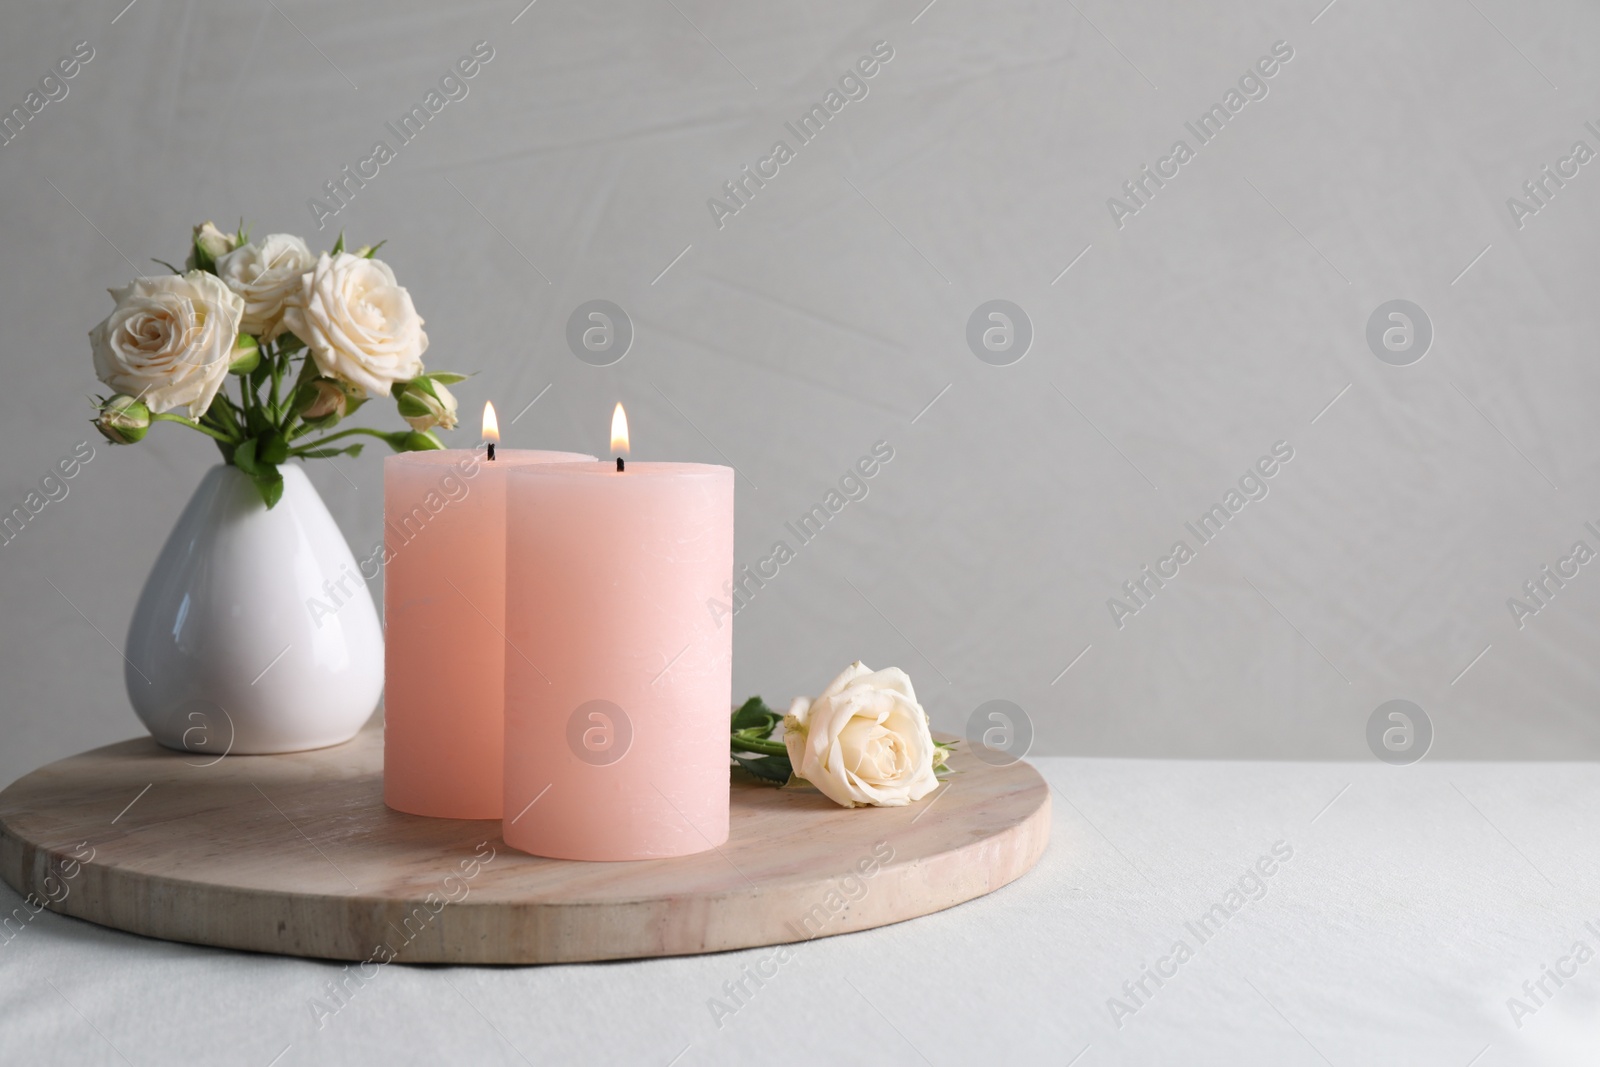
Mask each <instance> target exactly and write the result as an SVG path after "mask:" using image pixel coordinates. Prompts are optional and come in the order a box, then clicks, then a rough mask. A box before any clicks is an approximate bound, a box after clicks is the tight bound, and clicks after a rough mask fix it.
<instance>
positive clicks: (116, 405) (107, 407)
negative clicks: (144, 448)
mask: <svg viewBox="0 0 1600 1067" xmlns="http://www.w3.org/2000/svg"><path fill="white" fill-rule="evenodd" d="M94 425H95V428H96V429H97V430H99V431H100V432H101V433H103V434H105V436H106V440H108V441H110V442H111V443H112V444H114V445H131V444H134V443H136V442H138V441H141V440H143V439H144V435H145V434H146V433H148V432H149V431H150V409H149V408H147V407H145V406H144V404H143V403H141V402H140V401H139V400H138V399H137V398H136V397H131V396H128V395H127V394H126V393H118V394H117V395H116V396H114V397H112V398H111V399H110V400H107V401H106V402H105V404H104V405H102V406H101V408H100V414H99V415H97V416H96V417H95V420H94Z"/></svg>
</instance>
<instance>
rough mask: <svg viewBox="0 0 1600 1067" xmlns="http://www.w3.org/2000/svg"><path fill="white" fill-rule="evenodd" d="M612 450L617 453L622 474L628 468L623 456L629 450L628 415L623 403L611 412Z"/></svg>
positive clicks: (619, 472)
mask: <svg viewBox="0 0 1600 1067" xmlns="http://www.w3.org/2000/svg"><path fill="white" fill-rule="evenodd" d="M611 451H613V452H615V453H617V473H618V474H621V473H622V472H623V470H624V469H626V468H625V465H624V464H623V462H622V457H623V455H625V454H626V453H627V451H628V415H627V413H626V412H624V411H623V410H622V405H621V404H618V405H617V408H616V410H615V411H613V412H612V413H611Z"/></svg>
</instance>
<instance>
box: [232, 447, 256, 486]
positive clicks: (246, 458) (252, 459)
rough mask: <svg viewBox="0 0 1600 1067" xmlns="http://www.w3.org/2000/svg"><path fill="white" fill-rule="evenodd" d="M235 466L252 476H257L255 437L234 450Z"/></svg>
mask: <svg viewBox="0 0 1600 1067" xmlns="http://www.w3.org/2000/svg"><path fill="white" fill-rule="evenodd" d="M233 465H234V466H235V467H238V468H239V469H240V470H242V471H244V472H245V473H246V474H248V475H250V476H251V477H252V478H254V477H255V476H256V471H257V470H258V468H257V467H256V439H255V438H254V437H252V438H250V440H248V441H246V442H244V443H243V444H241V445H240V446H239V447H238V448H236V449H234V450H233Z"/></svg>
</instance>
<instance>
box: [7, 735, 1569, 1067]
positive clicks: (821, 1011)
mask: <svg viewBox="0 0 1600 1067" xmlns="http://www.w3.org/2000/svg"><path fill="white" fill-rule="evenodd" d="M1036 762H1037V763H1038V765H1039V767H1040V769H1041V770H1042V771H1043V772H1044V773H1045V775H1046V776H1047V777H1048V778H1049V779H1050V781H1051V783H1052V785H1053V786H1054V787H1055V789H1054V791H1053V797H1052V799H1053V803H1054V820H1055V821H1054V832H1053V837H1052V841H1051V844H1050V848H1049V849H1048V851H1047V852H1046V853H1045V855H1044V858H1043V859H1042V860H1041V861H1040V863H1039V865H1038V866H1037V867H1036V868H1035V869H1034V870H1033V871H1032V872H1031V873H1030V874H1028V875H1027V876H1025V877H1024V878H1022V879H1021V880H1020V881H1018V882H1016V883H1014V884H1013V885H1011V886H1009V887H1007V888H1005V889H1002V890H1001V891H999V892H997V893H995V894H992V895H991V896H988V897H985V898H982V899H980V900H976V901H973V902H971V903H968V904H965V905H962V906H960V907H957V908H954V909H952V910H950V911H947V912H943V913H941V914H938V915H933V916H928V917H925V918H922V919H917V920H914V921H911V922H907V923H902V924H900V925H898V926H892V927H888V928H884V929H879V930H872V931H867V932H864V933H859V934H851V935H847V936H842V937H835V938H826V939H819V940H817V941H814V942H810V943H807V944H803V945H800V946H797V947H796V948H795V950H794V955H793V957H792V958H791V959H790V960H789V961H788V962H787V963H786V964H784V965H782V966H781V967H779V968H778V970H777V973H776V974H775V975H774V976H773V977H771V978H770V979H768V980H767V981H766V982H765V984H764V985H762V986H761V987H759V988H756V987H755V986H754V985H753V984H749V983H747V987H748V988H750V989H752V990H753V995H752V996H750V997H749V998H748V1001H747V1002H746V1003H745V1004H744V1006H742V1007H741V1008H739V1010H737V1011H736V1012H735V1013H734V1014H733V1015H731V1016H729V1017H725V1018H723V1019H721V1024H722V1025H721V1026H720V1027H719V1026H718V1025H717V1023H716V1021H714V1019H713V1013H712V1009H711V1007H710V1004H709V1002H710V1001H711V999H712V998H714V997H716V998H722V999H723V1000H724V1001H725V1002H726V1003H728V1004H729V1005H730V1006H732V1004H733V1002H732V1001H731V1000H729V999H728V998H727V996H726V994H725V993H724V990H723V986H724V983H728V982H730V981H737V980H738V979H739V978H740V977H741V971H742V969H743V968H745V967H746V965H749V966H751V967H754V966H756V965H757V964H759V963H761V962H762V961H763V960H765V959H766V958H767V957H769V956H770V955H771V954H772V953H773V951H774V950H773V949H756V950H751V951H746V952H734V953H726V954H720V955H709V956H699V957H691V958H678V959H663V960H646V961H637V962H624V963H603V964H592V965H579V966H559V967H555V966H552V967H524V968H494V969H490V968H474V967H414V966H404V965H400V964H394V965H390V966H387V967H384V968H382V969H381V970H380V971H379V972H378V974H377V975H376V976H375V977H373V978H372V980H371V981H369V982H367V983H366V984H364V985H361V986H359V987H355V988H357V991H356V992H355V993H354V994H353V995H351V996H350V997H349V998H348V1003H347V1004H346V1005H345V1006H343V1007H342V1008H340V1009H339V1010H338V1011H337V1012H336V1013H334V1014H333V1015H332V1016H331V1017H325V1018H323V1019H322V1023H323V1025H322V1026H321V1027H320V1028H319V1027H318V1026H317V1023H316V1019H315V1014H314V1011H313V1007H312V1004H313V1001H314V1000H315V999H317V998H319V997H326V990H325V987H326V984H327V983H328V982H329V981H330V980H333V979H336V978H338V977H341V976H342V974H343V971H342V968H341V966H340V965H335V964H329V963H320V962H313V961H308V960H300V959H287V958H278V957H272V956H256V955H248V954H243V953H236V952H230V951H226V950H220V949H210V948H201V947H195V946H191V945H178V944H169V943H165V942H161V941H154V940H148V939H145V938H141V937H136V936H132V935H129V934H124V933H120V932H117V931H112V930H106V929H102V928H100V927H96V926H93V925H90V924H88V923H84V922H80V921H77V920H73V919H66V918H61V917H58V916H55V915H52V914H49V913H44V914H41V915H39V916H38V917H37V918H35V919H33V920H32V921H31V922H29V923H28V924H27V925H26V926H25V927H23V928H22V930H21V932H20V933H19V934H17V935H16V936H14V937H13V938H12V939H11V940H10V941H9V942H7V943H5V944H3V945H0V1059H3V1060H6V1061H10V1062H16V1060H15V1059H14V1058H13V1057H16V1056H17V1055H19V1054H20V1053H21V1052H23V1051H24V1050H25V1051H26V1054H27V1060H28V1061H29V1062H35V1063H86V1064H98V1063H105V1064H116V1063H124V1062H127V1063H134V1064H153V1063H175V1062H184V1063H221V1064H249V1065H257V1067H265V1065H267V1064H271V1063H274V1062H276V1063H277V1064H279V1065H283V1067H287V1065H290V1064H308V1063H323V1064H346V1063H384V1064H402V1063H446V1062H449V1063H474V1064H498V1063H506V1064H514V1063H521V1062H527V1063H535V1064H540V1065H544V1064H599V1063H607V1064H610V1063H617V1064H646V1065H655V1067H666V1065H668V1064H669V1063H676V1064H677V1065H679V1067H689V1065H693V1064H706V1063H740V1064H765V1063H808V1064H809V1063H838V1064H863V1065H865V1064H873V1065H883V1064H924V1063H927V1064H936V1065H940V1067H943V1065H946V1064H949V1065H955V1064H974V1063H980V1064H1011V1063H1051V1064H1058V1065H1059V1064H1067V1063H1076V1064H1077V1065H1079V1067H1097V1065H1100V1064H1112V1063H1130V1064H1131V1063H1179V1062H1181V1063H1200V1064H1206V1063H1216V1064H1239V1063H1249V1064H1254V1063H1263V1064H1291V1065H1292V1064H1307V1065H1312V1064H1324V1063H1331V1064H1338V1065H1344V1064H1378V1063H1404V1064H1440V1065H1446V1067H1466V1065H1467V1064H1469V1063H1470V1064H1473V1065H1474V1067H1499V1065H1504V1064H1556V1063H1574V1064H1576V1063H1584V1064H1592V1063H1594V1062H1596V1061H1597V1059H1600V1012H1597V1010H1596V1008H1597V1002H1600V958H1595V959H1586V961H1585V962H1583V963H1582V964H1579V963H1577V962H1576V961H1575V960H1574V961H1572V962H1570V963H1566V964H1561V966H1562V967H1564V969H1566V970H1568V971H1571V970H1573V969H1576V975H1575V977H1572V978H1569V979H1565V980H1564V984H1563V985H1562V986H1560V987H1557V986H1556V985H1555V984H1554V983H1553V982H1552V981H1550V980H1549V979H1546V980H1545V981H1546V988H1547V989H1548V990H1550V991H1551V992H1552V994H1553V995H1552V996H1549V997H1541V1000H1542V1003H1538V1004H1536V1003H1535V1002H1534V1001H1533V1000H1531V999H1527V1003H1528V1005H1529V1007H1532V1008H1534V1009H1535V1010H1534V1011H1533V1012H1532V1013H1531V1014H1526V1015H1524V1016H1522V1017H1521V1018H1520V1022H1521V1026H1520V1028H1519V1027H1518V1026H1517V1025H1516V1022H1517V1021H1518V1020H1514V1019H1513V1017H1512V1013H1511V1011H1510V1010H1509V1008H1508V1005H1507V1000H1508V998H1510V997H1513V996H1519V997H1521V996H1524V994H1523V993H1522V984H1523V983H1524V982H1525V981H1533V982H1537V980H1538V979H1539V978H1540V977H1541V973H1542V971H1543V969H1544V968H1545V967H1546V966H1547V965H1548V966H1551V967H1555V966H1557V965H1558V961H1559V960H1560V959H1561V958H1562V957H1564V956H1566V955H1568V953H1570V952H1571V951H1572V946H1573V945H1574V943H1575V942H1578V941H1583V942H1585V943H1587V945H1589V946H1590V947H1591V948H1592V949H1595V950H1600V935H1597V934H1596V933H1594V932H1593V931H1591V930H1590V929H1588V928H1587V927H1586V926H1585V923H1586V921H1592V922H1594V924H1595V928H1596V929H1600V894H1597V893H1595V892H1594V891H1593V889H1592V888H1591V886H1592V885H1593V884H1594V883H1595V881H1596V879H1595V874H1596V873H1597V870H1600V842H1597V841H1596V839H1595V837H1594V833H1593V831H1594V829H1595V827H1596V823H1597V820H1596V813H1597V811H1600V768H1597V767H1595V766H1594V765H1592V764H1585V763H1565V764H1561V763H1521V764H1511V763H1430V762H1427V761H1424V762H1423V763H1421V764H1418V765H1415V766H1412V767H1404V768H1395V767H1388V766H1383V765H1380V764H1377V763H1269V762H1255V763H1249V762H1188V761H1183V762H1175V761H1154V760H1103V759H1071V758H1060V757H1057V758H1046V759H1040V760H1038V761H1036ZM1335 798H1337V799H1335ZM1330 802H1331V803H1330ZM934 814H936V811H935V813H934ZM1279 842H1282V844H1280V845H1279V846H1278V847H1279V850H1280V852H1282V851H1285V850H1287V849H1292V856H1291V858H1289V859H1288V860H1287V861H1285V862H1283V863H1282V864H1281V865H1278V866H1277V867H1276V869H1275V870H1274V873H1273V874H1272V875H1271V876H1270V877H1268V878H1265V879H1264V882H1265V894H1264V895H1261V894H1260V893H1259V891H1258V892H1257V896H1258V899H1254V900H1248V901H1246V902H1245V903H1244V904H1243V906H1242V907H1240V908H1239V909H1238V910H1237V911H1236V912H1235V913H1234V914H1233V915H1232V916H1231V918H1230V919H1229V920H1228V921H1227V922H1226V924H1223V925H1221V926H1220V929H1218V930H1217V931H1216V932H1215V933H1214V934H1213V935H1212V936H1211V937H1210V938H1209V939H1208V940H1207V941H1206V942H1205V943H1204V944H1201V943H1200V942H1199V940H1198V938H1197V937H1196V936H1195V935H1194V933H1193V932H1192V931H1191V930H1189V929H1188V928H1187V927H1186V925H1185V924H1186V922H1194V921H1197V920H1198V919H1199V917H1200V916H1201V915H1202V914H1204V913H1205V912H1207V910H1208V909H1210V908H1211V907H1212V905H1214V904H1217V903H1219V902H1224V901H1225V898H1226V896H1227V893H1228V890H1229V889H1230V888H1231V887H1233V886H1235V885H1236V884H1237V883H1238V881H1239V880H1240V879H1241V878H1242V877H1244V876H1245V875H1246V872H1247V870H1249V869H1250V868H1252V867H1253V866H1254V865H1255V863H1256V861H1257V859H1258V857H1261V856H1263V855H1268V854H1270V852H1271V851H1272V848H1273V846H1274V844H1276V843H1279ZM1269 866H1270V865H1269ZM1247 887H1249V886H1248V885H1247ZM0 904H3V906H4V907H5V909H7V910H9V909H11V908H13V907H17V906H19V905H20V904H21V900H20V898H19V897H17V896H16V894H14V893H13V892H11V891H10V890H9V889H4V888H0ZM1180 939H1181V940H1184V941H1186V942H1187V943H1188V944H1189V947H1190V948H1191V949H1192V950H1193V956H1192V958H1190V959H1188V960H1186V961H1184V962H1182V963H1181V964H1172V963H1168V964H1164V965H1163V966H1164V968H1165V969H1166V970H1168V971H1169V972H1170V971H1172V970H1173V969H1174V968H1175V969H1176V974H1175V975H1174V976H1173V977H1171V978H1169V979H1167V980H1165V982H1164V984H1162V985H1161V986H1160V987H1159V988H1158V987H1156V986H1155V984H1154V982H1153V981H1151V980H1149V979H1146V980H1145V984H1146V988H1147V989H1149V990H1151V991H1152V992H1151V995H1150V996H1149V997H1147V998H1144V1003H1143V1004H1140V1005H1135V1003H1134V1001H1132V1000H1131V999H1130V998H1129V997H1128V996H1127V995H1126V994H1125V993H1124V992H1123V991H1122V987H1123V984H1124V983H1125V982H1137V981H1138V980H1139V978H1140V977H1141V975H1142V973H1143V971H1144V968H1145V967H1146V965H1151V966H1154V965H1155V964H1157V962H1158V961H1159V960H1160V959H1162V958H1163V957H1165V956H1167V954H1168V953H1169V951H1171V949H1172V947H1173V945H1174V943H1175V942H1176V941H1177V940H1180ZM764 969H766V970H768V971H770V970H771V965H770V964H768V965H766V966H765V967H764ZM352 985H353V984H352ZM1112 997H1118V998H1119V999H1121V1000H1123V1001H1124V1002H1125V1003H1127V1004H1128V1005H1129V1007H1130V1008H1132V1007H1137V1010H1135V1011H1134V1012H1133V1013H1132V1014H1131V1015H1128V1016H1125V1017H1123V1018H1122V1019H1121V1020H1120V1021H1121V1024H1122V1025H1121V1026H1120V1028H1119V1026H1118V1025H1117V1024H1116V1022H1114V1021H1113V1018H1112V1013H1111V1011H1110V1009H1109V1007H1108V1000H1109V998H1112ZM1525 999H1526V998H1525ZM330 1003H331V1002H330ZM274 1057H280V1058H278V1059H277V1060H276V1061H274ZM674 1057H678V1058H677V1059H676V1060H674ZM1074 1057H1078V1058H1077V1059H1076V1060H1074ZM1475 1057H1476V1058H1475Z"/></svg>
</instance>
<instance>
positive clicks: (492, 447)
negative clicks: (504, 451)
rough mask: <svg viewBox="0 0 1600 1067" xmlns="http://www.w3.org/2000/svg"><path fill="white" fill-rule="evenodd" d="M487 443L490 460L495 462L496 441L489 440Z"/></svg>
mask: <svg viewBox="0 0 1600 1067" xmlns="http://www.w3.org/2000/svg"><path fill="white" fill-rule="evenodd" d="M485 443H486V444H487V445H488V446H489V462H490V463H493V462H494V442H493V441H487V442H485Z"/></svg>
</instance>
